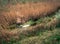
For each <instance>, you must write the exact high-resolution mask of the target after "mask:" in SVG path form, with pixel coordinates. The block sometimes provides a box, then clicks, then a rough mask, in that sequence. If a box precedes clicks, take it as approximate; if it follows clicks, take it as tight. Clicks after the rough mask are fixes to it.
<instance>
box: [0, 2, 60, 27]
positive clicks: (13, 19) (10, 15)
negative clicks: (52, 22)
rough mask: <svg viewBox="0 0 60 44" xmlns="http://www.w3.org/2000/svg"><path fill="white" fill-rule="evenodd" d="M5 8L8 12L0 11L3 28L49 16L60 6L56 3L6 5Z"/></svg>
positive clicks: (0, 24)
mask: <svg viewBox="0 0 60 44" xmlns="http://www.w3.org/2000/svg"><path fill="white" fill-rule="evenodd" d="M6 7H7V8H8V9H9V11H0V26H1V27H3V28H6V27H8V26H9V25H10V24H13V23H17V22H18V21H19V22H20V23H24V22H27V21H28V20H30V19H32V20H34V19H38V18H41V17H44V16H47V15H50V14H51V13H53V12H55V11H56V10H57V9H58V8H59V7H60V4H58V3H56V2H40V3H39V2H38V3H26V4H16V5H11V4H8V5H7V6H6ZM18 19H19V20H18Z"/></svg>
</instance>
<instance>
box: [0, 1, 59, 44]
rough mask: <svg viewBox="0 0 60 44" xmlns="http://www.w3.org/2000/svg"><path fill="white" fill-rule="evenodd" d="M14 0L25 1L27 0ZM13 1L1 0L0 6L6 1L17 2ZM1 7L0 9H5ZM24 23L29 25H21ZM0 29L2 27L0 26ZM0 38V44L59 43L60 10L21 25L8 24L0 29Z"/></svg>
mask: <svg viewBox="0 0 60 44" xmlns="http://www.w3.org/2000/svg"><path fill="white" fill-rule="evenodd" d="M15 1H17V2H19V1H22V2H23V3H25V2H26V1H27V0H26V1H25V0H15ZM15 1H14V0H13V1H11V0H10V1H8V0H5V1H4V0H1V5H0V6H2V5H4V4H7V3H8V2H9V3H12V4H15V3H17V2H15ZM2 2H3V3H2ZM29 2H30V1H29ZM32 2H33V0H32ZM35 2H37V1H35ZM3 8H4V6H3ZM3 8H2V9H0V11H1V10H2V11H6V10H7V9H6V10H5V9H3ZM0 24H1V23H0ZM24 25H29V27H23V26H24ZM0 29H2V28H1V27H0ZM0 38H1V39H0V44H60V10H58V11H56V12H54V13H53V14H51V16H50V15H49V16H45V17H42V18H39V19H35V20H32V19H30V20H29V21H27V22H26V23H24V24H21V25H16V24H13V25H10V26H9V28H8V30H7V29H6V30H4V29H3V30H0Z"/></svg>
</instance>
